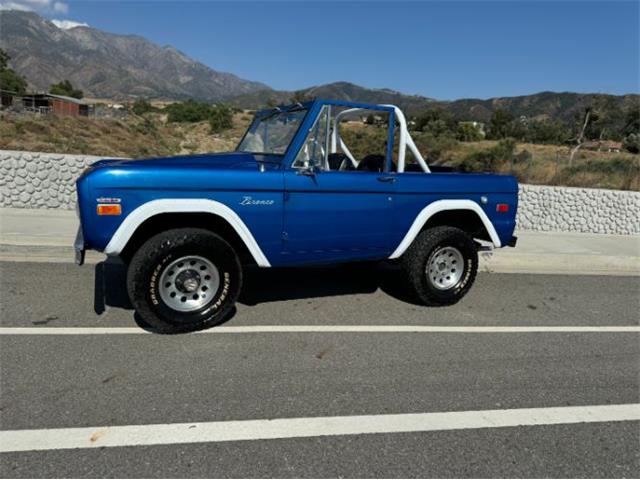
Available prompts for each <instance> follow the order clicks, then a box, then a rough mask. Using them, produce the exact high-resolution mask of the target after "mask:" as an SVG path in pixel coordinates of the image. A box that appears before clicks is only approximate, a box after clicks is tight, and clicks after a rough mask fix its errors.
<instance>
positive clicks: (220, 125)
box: [209, 105, 233, 133]
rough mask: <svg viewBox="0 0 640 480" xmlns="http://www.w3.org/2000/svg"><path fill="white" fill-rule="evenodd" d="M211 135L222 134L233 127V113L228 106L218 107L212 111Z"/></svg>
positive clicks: (210, 121) (210, 120)
mask: <svg viewBox="0 0 640 480" xmlns="http://www.w3.org/2000/svg"><path fill="white" fill-rule="evenodd" d="M209 126H210V127H211V133H220V132H222V131H223V130H227V129H229V128H231V127H233V111H232V109H231V108H230V107H229V106H227V105H216V106H215V107H213V108H212V109H211V113H210V117H209Z"/></svg>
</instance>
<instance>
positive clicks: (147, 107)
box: [131, 98, 158, 115]
mask: <svg viewBox="0 0 640 480" xmlns="http://www.w3.org/2000/svg"><path fill="white" fill-rule="evenodd" d="M131 111H133V113H135V114H136V115H144V114H145V113H148V112H157V111H158V109H157V108H156V107H154V106H153V105H151V104H150V103H149V102H148V101H147V100H145V99H144V98H138V99H137V100H136V101H135V102H133V107H131Z"/></svg>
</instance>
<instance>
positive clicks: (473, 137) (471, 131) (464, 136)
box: [456, 122, 484, 142]
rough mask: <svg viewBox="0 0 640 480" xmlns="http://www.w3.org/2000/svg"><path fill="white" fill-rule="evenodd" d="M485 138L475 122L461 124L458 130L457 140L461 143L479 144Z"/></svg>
mask: <svg viewBox="0 0 640 480" xmlns="http://www.w3.org/2000/svg"><path fill="white" fill-rule="evenodd" d="M483 138H484V135H483V134H482V132H481V131H480V129H479V128H478V127H477V126H475V124H474V122H460V123H459V124H458V129H457V130H456V139H458V140H460V141H461V142H477V141H480V140H482V139H483Z"/></svg>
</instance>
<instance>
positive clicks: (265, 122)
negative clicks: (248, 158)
mask: <svg viewBox="0 0 640 480" xmlns="http://www.w3.org/2000/svg"><path fill="white" fill-rule="evenodd" d="M306 114H307V110H306V109H303V108H299V109H296V110H290V111H279V110H273V111H272V112H269V113H267V114H266V115H262V116H261V117H256V118H255V119H254V120H253V123H252V124H251V126H250V127H249V130H247V133H245V135H244V138H243V139H242V141H241V142H240V145H238V148H237V150H238V151H239V152H249V153H266V154H275V155H284V153H285V152H286V151H287V148H288V147H289V144H290V143H291V140H293V137H294V135H295V134H296V132H297V131H298V128H299V127H300V124H301V123H302V120H303V119H304V117H305V115H306Z"/></svg>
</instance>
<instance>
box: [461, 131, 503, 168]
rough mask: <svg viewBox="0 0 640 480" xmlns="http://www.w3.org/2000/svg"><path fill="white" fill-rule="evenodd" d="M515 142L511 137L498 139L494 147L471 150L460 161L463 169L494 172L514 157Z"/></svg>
mask: <svg viewBox="0 0 640 480" xmlns="http://www.w3.org/2000/svg"><path fill="white" fill-rule="evenodd" d="M515 149H516V142H515V140H513V139H512V138H505V139H504V140H500V141H499V142H498V143H497V144H496V145H495V146H494V147H491V148H488V149H486V150H480V151H477V152H472V153H470V154H469V155H467V156H466V157H465V158H464V160H462V162H461V163H460V168H461V169H462V170H463V171H469V172H487V171H488V172H495V171H497V170H499V169H500V167H501V166H503V165H504V164H506V163H507V162H511V161H513V159H514V152H515Z"/></svg>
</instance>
